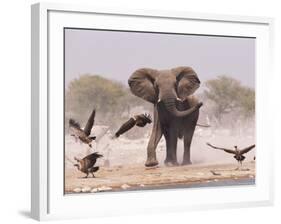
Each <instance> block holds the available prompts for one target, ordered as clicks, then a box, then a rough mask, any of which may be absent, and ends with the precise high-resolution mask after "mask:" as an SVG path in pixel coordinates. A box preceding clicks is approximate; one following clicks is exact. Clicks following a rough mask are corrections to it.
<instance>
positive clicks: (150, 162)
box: [145, 159, 159, 167]
mask: <svg viewBox="0 0 281 224" xmlns="http://www.w3.org/2000/svg"><path fill="white" fill-rule="evenodd" d="M158 164H159V163H158V161H157V159H147V160H146V162H145V166H146V167H152V166H157V165H158Z"/></svg>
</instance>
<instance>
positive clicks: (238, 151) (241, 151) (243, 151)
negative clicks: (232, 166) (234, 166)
mask: <svg viewBox="0 0 281 224" xmlns="http://www.w3.org/2000/svg"><path fill="white" fill-rule="evenodd" d="M207 145H208V146H210V147H212V148H213V149H219V150H223V151H225V152H227V153H231V154H234V156H233V157H234V158H235V159H236V160H237V162H238V164H240V165H241V166H242V162H243V160H244V159H245V158H246V157H245V156H243V154H246V153H247V152H249V151H250V150H252V149H253V148H254V147H255V146H256V145H251V146H248V147H246V148H244V149H238V148H237V146H236V145H235V146H234V150H233V149H225V148H220V147H216V146H213V145H211V144H210V143H207Z"/></svg>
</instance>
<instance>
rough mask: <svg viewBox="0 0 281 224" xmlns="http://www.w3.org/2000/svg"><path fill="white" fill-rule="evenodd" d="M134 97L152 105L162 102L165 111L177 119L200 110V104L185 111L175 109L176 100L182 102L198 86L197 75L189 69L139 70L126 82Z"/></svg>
mask: <svg viewBox="0 0 281 224" xmlns="http://www.w3.org/2000/svg"><path fill="white" fill-rule="evenodd" d="M128 83H129V86H130V88H131V91H132V93H133V94H134V95H136V96H138V97H141V98H143V99H145V100H147V101H149V102H151V103H153V104H156V103H157V102H163V103H164V105H165V107H166V109H167V110H168V111H169V112H170V113H172V114H173V115H175V116H177V117H182V116H187V115H189V114H191V113H192V112H194V111H195V110H197V109H198V108H200V107H201V106H202V103H199V104H198V105H196V106H195V107H192V108H190V109H187V110H185V111H179V110H178V109H177V108H176V101H177V100H184V99H186V97H187V96H189V95H191V94H193V93H194V92H195V91H196V90H197V89H198V88H199V86H200V80H199V79H198V76H197V74H196V73H195V72H194V70H193V69H192V68H190V67H177V68H174V69H171V70H162V71H158V70H154V69H150V68H141V69H138V70H136V71H135V72H134V73H133V74H132V75H131V77H130V78H129V80H128Z"/></svg>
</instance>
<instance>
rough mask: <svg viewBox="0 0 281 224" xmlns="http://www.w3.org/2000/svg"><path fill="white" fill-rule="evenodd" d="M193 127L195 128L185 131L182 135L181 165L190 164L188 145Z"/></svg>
mask: <svg viewBox="0 0 281 224" xmlns="http://www.w3.org/2000/svg"><path fill="white" fill-rule="evenodd" d="M194 129H195V127H194V128H193V129H192V130H189V131H188V132H186V133H185V135H184V140H183V142H184V153H183V161H182V165H189V164H192V163H191V159H190V145H191V141H192V137H193V133H194Z"/></svg>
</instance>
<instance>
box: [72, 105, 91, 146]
mask: <svg viewBox="0 0 281 224" xmlns="http://www.w3.org/2000/svg"><path fill="white" fill-rule="evenodd" d="M95 114H96V111H95V109H94V110H93V112H92V113H91V115H90V117H89V119H88V122H87V124H86V126H85V128H84V130H82V129H81V127H80V124H79V123H78V122H76V121H75V120H74V119H69V128H70V131H71V136H73V137H74V138H75V140H76V141H78V139H79V140H80V141H81V142H83V143H85V144H88V145H89V146H90V147H92V144H91V142H92V141H93V140H95V139H96V136H90V134H91V130H92V127H93V125H94V121H95Z"/></svg>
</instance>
